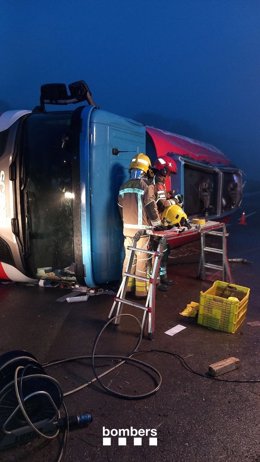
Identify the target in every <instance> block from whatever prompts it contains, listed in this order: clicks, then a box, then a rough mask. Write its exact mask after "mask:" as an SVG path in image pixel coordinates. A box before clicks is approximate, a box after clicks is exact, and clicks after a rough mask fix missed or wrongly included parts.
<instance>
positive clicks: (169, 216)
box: [162, 204, 188, 226]
mask: <svg viewBox="0 0 260 462" xmlns="http://www.w3.org/2000/svg"><path fill="white" fill-rule="evenodd" d="M162 219H164V220H165V221H166V222H167V223H168V224H169V225H171V226H179V225H180V226H185V225H187V223H188V217H187V215H186V213H185V212H184V210H183V209H182V208H181V207H180V206H179V205H177V204H174V205H170V206H169V207H166V209H165V210H164V211H163V213H162Z"/></svg>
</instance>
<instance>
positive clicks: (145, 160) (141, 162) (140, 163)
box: [129, 152, 151, 173]
mask: <svg viewBox="0 0 260 462" xmlns="http://www.w3.org/2000/svg"><path fill="white" fill-rule="evenodd" d="M150 167H151V161H150V159H149V157H148V156H147V155H146V154H144V153H143V152H140V153H139V154H137V155H136V156H134V157H133V159H132V160H131V163H130V167H129V169H130V170H132V169H133V168H136V169H138V170H142V171H143V172H144V173H147V172H148V170H149V168H150Z"/></svg>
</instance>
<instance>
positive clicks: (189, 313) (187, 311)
mask: <svg viewBox="0 0 260 462" xmlns="http://www.w3.org/2000/svg"><path fill="white" fill-rule="evenodd" d="M199 306H200V305H199V303H198V302H190V303H188V304H187V306H186V308H184V310H183V311H181V313H179V314H180V315H181V316H185V317H187V318H196V316H197V314H198V311H199Z"/></svg>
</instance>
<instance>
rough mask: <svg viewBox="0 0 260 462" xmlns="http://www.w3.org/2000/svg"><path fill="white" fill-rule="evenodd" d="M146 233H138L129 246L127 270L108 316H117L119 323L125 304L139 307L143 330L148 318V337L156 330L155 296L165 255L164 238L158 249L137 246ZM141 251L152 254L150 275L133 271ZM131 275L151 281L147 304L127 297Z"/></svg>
mask: <svg viewBox="0 0 260 462" xmlns="http://www.w3.org/2000/svg"><path fill="white" fill-rule="evenodd" d="M145 235H146V234H141V235H140V233H136V235H135V237H134V239H133V246H129V247H128V249H129V250H130V253H129V260H128V263H127V267H126V271H125V272H124V273H123V277H122V282H121V284H120V287H119V289H118V292H117V295H116V297H115V299H114V303H113V305H112V308H111V310H110V312H109V315H108V318H109V319H110V318H112V317H113V316H114V317H115V320H114V324H116V325H119V323H120V314H121V312H122V309H123V305H129V306H132V307H134V308H138V309H141V310H143V317H142V322H141V327H142V332H143V331H144V326H145V321H146V320H147V334H148V338H150V339H151V338H152V337H153V334H154V331H155V297H156V283H157V277H158V273H159V269H160V263H161V258H162V255H163V249H164V244H163V239H164V238H161V239H159V241H158V245H157V248H156V250H144V249H140V248H138V247H137V242H138V240H139V239H142V236H145ZM136 252H141V253H143V254H146V255H150V257H151V260H152V268H151V271H150V276H147V277H143V276H136V275H135V274H132V273H131V270H132V266H133V264H134V261H135V253H136ZM129 277H131V278H134V279H136V280H139V281H146V282H147V283H149V287H148V293H147V297H146V300H145V304H144V305H143V304H141V303H137V302H136V301H135V300H131V299H130V298H129V299H128V298H127V299H126V289H127V283H128V279H129Z"/></svg>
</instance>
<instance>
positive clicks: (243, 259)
mask: <svg viewBox="0 0 260 462" xmlns="http://www.w3.org/2000/svg"><path fill="white" fill-rule="evenodd" d="M228 261H229V263H252V262H251V261H249V260H247V259H246V258H229V259H228Z"/></svg>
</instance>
